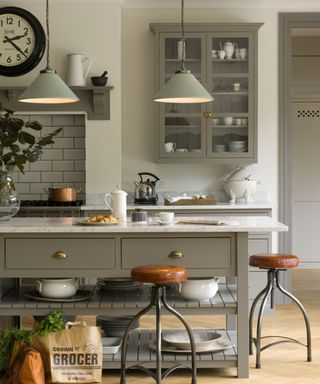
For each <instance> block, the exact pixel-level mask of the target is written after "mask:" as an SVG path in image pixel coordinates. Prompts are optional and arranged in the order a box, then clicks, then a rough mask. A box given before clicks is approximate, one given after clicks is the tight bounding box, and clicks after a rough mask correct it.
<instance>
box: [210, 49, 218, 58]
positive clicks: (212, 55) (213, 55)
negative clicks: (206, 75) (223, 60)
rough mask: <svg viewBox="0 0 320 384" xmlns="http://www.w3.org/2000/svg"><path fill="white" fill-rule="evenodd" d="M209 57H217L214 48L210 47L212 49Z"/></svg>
mask: <svg viewBox="0 0 320 384" xmlns="http://www.w3.org/2000/svg"><path fill="white" fill-rule="evenodd" d="M211 57H212V58H213V59H217V58H218V54H217V51H216V50H215V49H212V51H211Z"/></svg>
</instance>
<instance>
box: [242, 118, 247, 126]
mask: <svg viewBox="0 0 320 384" xmlns="http://www.w3.org/2000/svg"><path fill="white" fill-rule="evenodd" d="M241 123H242V124H241V125H243V126H246V125H247V124H248V119H247V118H246V117H244V118H243V119H241Z"/></svg>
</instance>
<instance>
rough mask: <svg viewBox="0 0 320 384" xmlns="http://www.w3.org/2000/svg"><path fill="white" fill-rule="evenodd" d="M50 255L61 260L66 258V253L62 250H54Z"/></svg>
mask: <svg viewBox="0 0 320 384" xmlns="http://www.w3.org/2000/svg"><path fill="white" fill-rule="evenodd" d="M52 257H53V258H54V259H60V260H62V259H66V258H67V257H68V255H66V254H65V253H64V252H63V251H57V252H55V253H54V254H53V255H52Z"/></svg>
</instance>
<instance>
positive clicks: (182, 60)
mask: <svg viewBox="0 0 320 384" xmlns="http://www.w3.org/2000/svg"><path fill="white" fill-rule="evenodd" d="M47 1H48V0H47ZM181 32H182V58H181V70H182V71H184V70H185V69H186V68H185V62H184V60H185V50H186V40H185V37H184V0H181Z"/></svg>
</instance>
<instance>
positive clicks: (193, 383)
mask: <svg viewBox="0 0 320 384" xmlns="http://www.w3.org/2000/svg"><path fill="white" fill-rule="evenodd" d="M162 303H163V306H164V308H165V309H166V310H167V311H168V312H170V313H172V314H173V315H174V316H176V317H177V318H178V319H179V320H180V321H181V322H182V324H183V325H184V327H185V329H186V331H187V332H188V335H189V339H190V345H191V363H192V380H191V384H196V383H197V366H196V346H195V341H194V336H193V333H192V330H191V328H190V327H189V324H188V323H187V321H186V320H185V319H184V317H183V316H182V315H181V314H180V313H179V312H177V311H176V310H175V309H173V308H172V307H170V305H169V304H168V303H167V300H166V288H165V287H163V294H162Z"/></svg>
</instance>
